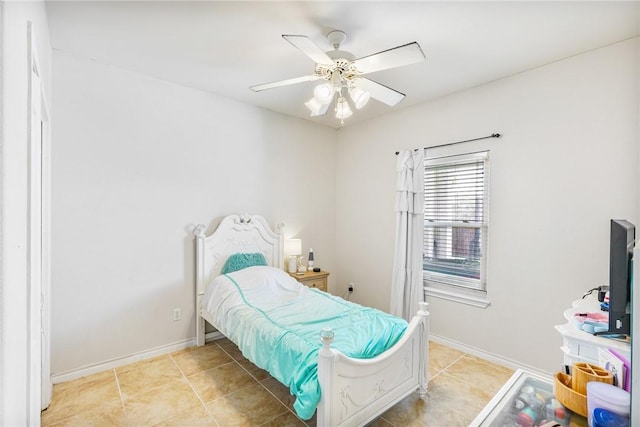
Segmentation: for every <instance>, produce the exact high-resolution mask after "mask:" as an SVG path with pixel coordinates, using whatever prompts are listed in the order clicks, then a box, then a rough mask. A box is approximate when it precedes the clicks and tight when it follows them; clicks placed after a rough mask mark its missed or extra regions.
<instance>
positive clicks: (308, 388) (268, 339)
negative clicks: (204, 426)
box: [205, 267, 408, 420]
mask: <svg viewBox="0 0 640 427" xmlns="http://www.w3.org/2000/svg"><path fill="white" fill-rule="evenodd" d="M205 297H206V298H208V301H209V302H208V303H207V306H206V308H207V310H208V311H209V312H210V313H212V314H213V315H214V318H216V321H217V322H218V324H217V325H216V326H217V327H218V328H219V329H220V331H221V332H222V333H223V334H224V335H226V336H227V337H228V338H229V339H230V340H231V341H233V342H234V343H236V344H237V345H238V347H239V348H240V350H241V351H242V353H243V355H244V356H245V357H246V358H247V359H249V360H251V361H252V362H253V363H254V364H255V365H257V366H258V367H260V368H262V369H265V370H267V371H268V372H269V373H270V374H271V375H272V376H273V377H274V378H276V379H277V380H278V381H280V382H281V383H282V384H284V385H286V386H288V387H289V389H290V391H291V393H292V394H293V395H294V396H296V401H295V403H294V409H295V410H296V412H297V414H298V416H299V417H300V418H302V419H305V420H307V419H309V418H311V417H312V416H313V414H314V412H315V409H316V406H317V405H318V402H319V401H320V386H319V384H318V353H319V351H320V348H321V347H322V344H321V342H320V331H321V330H322V328H324V327H331V328H332V329H333V330H334V333H335V339H334V341H333V344H332V348H334V349H336V350H339V351H340V352H342V353H343V354H345V355H347V356H349V357H353V358H359V359H367V358H372V357H375V356H377V355H379V354H380V353H382V352H384V351H385V350H387V349H388V348H390V347H392V346H393V345H394V344H395V343H396V342H397V341H398V340H399V339H400V337H401V336H402V334H403V333H404V331H405V329H406V328H407V326H408V325H407V322H406V321H405V320H404V319H401V318H398V317H395V316H392V315H390V314H387V313H384V312H382V311H380V310H377V309H374V308H369V307H363V306H360V305H358V304H355V303H352V302H349V301H345V300H343V299H342V298H339V297H335V296H333V295H331V294H328V293H325V292H322V291H319V290H317V289H310V288H307V287H306V286H303V285H301V284H300V283H298V282H297V281H296V280H295V279H293V278H292V277H291V276H289V275H288V274H287V273H285V272H284V271H282V270H278V269H276V268H272V267H250V268H246V269H244V270H240V271H236V272H233V273H230V274H226V275H223V276H219V277H218V278H216V279H215V280H214V282H213V283H212V284H211V285H210V288H209V289H207V295H205ZM214 307H215V308H214Z"/></svg>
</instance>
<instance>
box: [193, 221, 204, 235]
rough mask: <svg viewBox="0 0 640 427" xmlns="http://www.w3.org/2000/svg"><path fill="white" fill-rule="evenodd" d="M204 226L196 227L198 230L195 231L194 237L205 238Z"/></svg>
mask: <svg viewBox="0 0 640 427" xmlns="http://www.w3.org/2000/svg"><path fill="white" fill-rule="evenodd" d="M204 229H205V226H204V224H198V225H196V228H194V229H193V235H194V236H196V237H204Z"/></svg>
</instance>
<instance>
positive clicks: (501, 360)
mask: <svg viewBox="0 0 640 427" xmlns="http://www.w3.org/2000/svg"><path fill="white" fill-rule="evenodd" d="M429 339H430V340H432V341H434V342H437V343H439V344H443V345H446V346H448V347H452V348H455V349H456V350H460V351H462V352H463V353H466V354H470V355H472V356H476V357H480V358H481V359H485V360H488V361H490V362H493V363H495V364H497V365H501V366H505V367H507V368H510V369H513V370H516V369H524V370H527V371H529V372H533V373H535V374H538V375H541V376H544V377H549V378H551V377H553V372H545V371H543V370H540V369H538V368H536V367H534V366H530V365H526V364H524V363H521V362H518V361H516V360H512V359H507V358H505V357H502V356H499V355H497V354H493V353H489V352H486V351H484V350H481V349H479V348H476V347H473V346H470V345H467V344H463V343H461V342H459V341H455V340H452V339H449V338H445V337H442V336H439V335H436V334H433V333H429Z"/></svg>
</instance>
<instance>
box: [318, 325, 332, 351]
mask: <svg viewBox="0 0 640 427" xmlns="http://www.w3.org/2000/svg"><path fill="white" fill-rule="evenodd" d="M320 340H321V341H322V349H321V350H320V353H321V354H323V353H324V354H325V355H327V356H329V355H331V354H332V353H331V343H332V342H333V329H331V328H330V327H325V328H322V331H320ZM327 352H329V353H327Z"/></svg>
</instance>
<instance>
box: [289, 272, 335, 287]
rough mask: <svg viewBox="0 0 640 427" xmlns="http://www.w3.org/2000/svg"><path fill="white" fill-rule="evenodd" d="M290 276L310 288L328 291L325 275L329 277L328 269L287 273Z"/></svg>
mask: <svg viewBox="0 0 640 427" xmlns="http://www.w3.org/2000/svg"><path fill="white" fill-rule="evenodd" d="M289 275H290V276H291V277H294V278H295V279H296V280H297V281H298V282H300V283H302V284H303V285H305V286H308V287H310V288H316V289H318V290H321V291H324V292H328V290H327V277H329V272H328V271H317V272H316V271H305V272H304V273H303V274H296V273H289Z"/></svg>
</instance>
